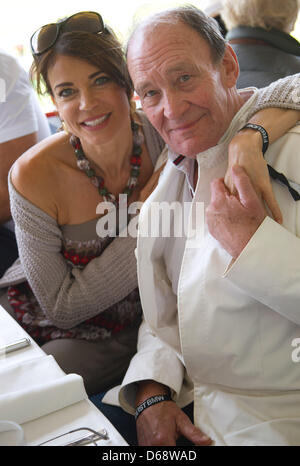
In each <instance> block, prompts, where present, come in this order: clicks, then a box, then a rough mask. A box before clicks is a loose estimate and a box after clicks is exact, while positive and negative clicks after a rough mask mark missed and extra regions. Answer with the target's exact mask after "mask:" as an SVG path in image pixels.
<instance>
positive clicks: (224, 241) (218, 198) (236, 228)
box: [206, 166, 266, 259]
mask: <svg viewBox="0 0 300 466" xmlns="http://www.w3.org/2000/svg"><path fill="white" fill-rule="evenodd" d="M232 176H233V181H234V185H235V187H236V191H237V192H236V194H232V193H230V192H229V190H228V189H227V188H226V186H225V184H224V180H223V179H216V180H214V181H212V183H211V202H210V204H209V206H208V207H207V209H206V221H207V225H208V228H209V231H210V233H211V235H212V236H214V237H215V238H216V240H217V241H219V243H220V244H221V245H222V246H223V248H224V249H225V250H226V251H227V252H228V253H229V254H230V255H231V256H232V257H233V259H236V258H237V257H238V256H239V254H240V253H241V252H242V250H243V249H244V247H245V246H246V244H247V243H248V241H249V240H250V239H251V238H252V236H253V234H254V233H255V232H256V230H257V229H258V227H259V226H260V224H261V223H262V222H263V220H264V218H265V217H266V210H265V208H264V205H263V203H262V201H261V200H260V199H259V197H258V195H257V194H256V192H255V190H254V188H253V186H252V184H251V181H250V179H249V177H248V175H247V174H246V172H245V171H244V170H243V169H242V168H241V167H239V166H234V167H233V168H232Z"/></svg>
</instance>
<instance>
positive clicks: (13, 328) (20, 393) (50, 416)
mask: <svg viewBox="0 0 300 466" xmlns="http://www.w3.org/2000/svg"><path fill="white" fill-rule="evenodd" d="M24 337H27V338H30V337H29V336H28V335H27V333H26V332H25V331H24V330H23V329H22V328H21V327H20V326H19V325H18V323H17V322H16V321H15V320H14V319H13V318H12V317H11V316H10V315H9V314H8V313H7V312H6V311H5V310H4V309H3V308H2V307H1V306H0V347H2V346H5V345H7V344H9V343H11V342H13V341H15V340H18V339H21V338H24ZM30 340H31V345H30V346H28V347H26V348H23V349H20V350H17V351H14V352H12V353H8V354H6V355H1V356H0V420H12V421H14V422H17V423H18V424H21V425H22V427H23V429H24V434H25V443H26V444H27V445H38V444H40V443H43V442H45V441H46V440H48V439H50V438H53V437H56V436H58V435H60V434H62V433H65V432H68V431H70V430H73V429H76V428H81V427H89V428H91V429H94V430H96V431H99V430H102V429H105V430H106V431H107V432H108V435H109V439H108V440H101V441H100V442H98V445H103V446H112V445H120V446H125V445H127V443H126V442H125V440H124V439H123V438H122V437H121V435H120V434H119V433H118V432H117V430H116V429H115V428H114V427H113V426H112V424H111V423H110V422H109V421H108V419H106V418H105V416H103V414H102V413H101V412H100V411H99V410H98V409H97V408H96V407H95V406H94V405H93V404H92V403H91V402H90V401H89V400H88V399H87V395H86V392H85V389H84V386H83V381H82V379H81V377H80V376H78V375H77V374H69V375H66V374H65V373H64V372H63V371H62V370H61V369H60V368H59V366H58V365H57V363H56V361H55V360H54V358H53V357H52V356H47V355H45V353H44V352H43V351H42V349H41V348H40V347H39V346H38V345H37V344H36V343H35V342H34V341H33V340H32V339H31V338H30ZM81 435H82V434H80V433H77V434H74V435H73V437H74V438H76V437H78V436H81ZM55 443H56V444H58V445H59V444H63V443H64V440H63V439H58V440H57V441H56V442H55Z"/></svg>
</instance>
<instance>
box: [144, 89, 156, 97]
mask: <svg viewBox="0 0 300 466" xmlns="http://www.w3.org/2000/svg"><path fill="white" fill-rule="evenodd" d="M156 94H157V91H154V90H151V91H147V92H145V94H144V98H145V97H154V96H155V95H156Z"/></svg>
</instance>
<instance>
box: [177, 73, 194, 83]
mask: <svg viewBox="0 0 300 466" xmlns="http://www.w3.org/2000/svg"><path fill="white" fill-rule="evenodd" d="M190 79H191V75H190V74H184V75H182V76H180V78H179V80H180V82H183V83H185V82H186V81H189V80H190Z"/></svg>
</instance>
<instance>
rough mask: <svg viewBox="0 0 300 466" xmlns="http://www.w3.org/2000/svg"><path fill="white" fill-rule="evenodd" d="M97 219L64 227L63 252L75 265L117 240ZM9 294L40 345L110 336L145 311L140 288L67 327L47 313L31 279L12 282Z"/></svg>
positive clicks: (21, 320)
mask: <svg viewBox="0 0 300 466" xmlns="http://www.w3.org/2000/svg"><path fill="white" fill-rule="evenodd" d="M96 222H97V219H95V220H92V221H90V222H86V223H83V224H80V225H65V226H64V227H62V232H63V238H64V239H63V244H62V254H63V256H64V258H65V260H66V261H67V263H68V264H69V266H70V267H71V268H77V269H84V267H86V265H87V264H88V263H89V262H90V261H92V260H93V259H95V258H96V257H98V256H100V255H101V254H102V253H103V251H104V250H105V248H106V247H107V246H108V245H109V244H110V243H111V242H112V241H113V240H114V238H110V237H106V238H99V237H98V236H97V234H96ZM104 272H105V271H104ZM7 298H8V302H9V304H10V306H11V307H12V308H13V310H14V313H15V316H16V318H17V320H18V322H19V324H20V325H21V326H22V327H23V328H24V329H25V330H26V332H27V333H28V334H29V335H31V337H32V338H34V339H35V341H36V342H37V343H38V344H39V345H42V344H43V343H46V342H48V341H50V340H55V339H58V338H77V339H84V340H90V341H91V340H93V341H97V340H99V339H105V338H110V336H111V335H112V334H115V333H117V332H120V331H122V330H123V329H124V328H125V327H127V326H130V325H134V324H135V325H136V322H137V319H140V318H141V314H142V311H141V304H140V297H139V292H138V288H136V289H135V290H133V291H132V292H131V293H130V294H129V295H128V296H127V297H126V298H125V299H123V300H122V301H120V302H118V303H116V304H114V305H113V306H111V307H109V308H108V309H106V310H105V311H103V312H101V313H100V314H98V315H95V317H92V318H90V319H88V320H85V321H83V322H82V323H80V324H79V325H77V326H75V327H73V328H70V329H67V330H66V329H60V328H58V327H55V326H54V325H53V324H52V323H51V321H50V320H49V319H48V318H47V317H46V316H45V314H44V313H43V311H42V310H41V308H40V306H39V303H38V301H37V299H36V297H35V296H34V294H33V292H32V290H31V288H30V285H29V283H28V282H24V283H21V284H18V285H14V286H10V287H9V288H8V290H7Z"/></svg>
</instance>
